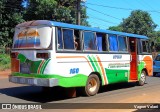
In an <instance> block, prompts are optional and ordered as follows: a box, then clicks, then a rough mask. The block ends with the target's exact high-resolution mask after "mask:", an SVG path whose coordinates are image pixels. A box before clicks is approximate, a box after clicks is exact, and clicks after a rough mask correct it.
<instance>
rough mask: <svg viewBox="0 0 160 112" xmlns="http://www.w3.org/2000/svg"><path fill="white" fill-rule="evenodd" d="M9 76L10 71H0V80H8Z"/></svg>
mask: <svg viewBox="0 0 160 112" xmlns="http://www.w3.org/2000/svg"><path fill="white" fill-rule="evenodd" d="M10 74H11V70H10V69H8V70H4V71H0V79H3V78H8V75H10Z"/></svg>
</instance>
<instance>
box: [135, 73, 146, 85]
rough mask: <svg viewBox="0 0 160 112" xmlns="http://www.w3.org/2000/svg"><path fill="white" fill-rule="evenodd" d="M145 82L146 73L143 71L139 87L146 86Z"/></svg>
mask: <svg viewBox="0 0 160 112" xmlns="http://www.w3.org/2000/svg"><path fill="white" fill-rule="evenodd" d="M145 81H146V72H145V71H144V70H143V71H142V72H141V75H140V79H139V81H138V82H137V83H138V85H139V86H143V85H144V84H145Z"/></svg>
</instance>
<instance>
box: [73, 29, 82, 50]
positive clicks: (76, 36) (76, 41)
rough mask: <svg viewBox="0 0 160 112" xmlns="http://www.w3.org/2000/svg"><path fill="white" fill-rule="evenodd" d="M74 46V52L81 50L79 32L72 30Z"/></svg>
mask: <svg viewBox="0 0 160 112" xmlns="http://www.w3.org/2000/svg"><path fill="white" fill-rule="evenodd" d="M74 45H75V49H76V50H81V44H80V31H79V30H74Z"/></svg>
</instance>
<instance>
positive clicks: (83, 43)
mask: <svg viewBox="0 0 160 112" xmlns="http://www.w3.org/2000/svg"><path fill="white" fill-rule="evenodd" d="M85 32H91V33H93V34H94V38H95V39H96V40H95V43H94V44H96V50H93V49H91V50H86V49H84V48H85V41H84V38H85V36H84V33H85ZM96 33H97V32H93V31H86V30H84V31H83V32H82V37H83V38H82V41H83V42H82V45H83V48H82V49H83V51H84V52H87V51H89V52H99V51H98V48H97V36H96Z"/></svg>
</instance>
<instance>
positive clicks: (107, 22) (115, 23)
mask: <svg viewBox="0 0 160 112" xmlns="http://www.w3.org/2000/svg"><path fill="white" fill-rule="evenodd" d="M89 15H90V16H91V17H92V18H93V19H97V20H100V21H103V22H107V23H110V24H116V25H117V24H118V23H114V22H110V21H107V20H104V19H100V18H97V17H95V16H93V15H91V14H89Z"/></svg>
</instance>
